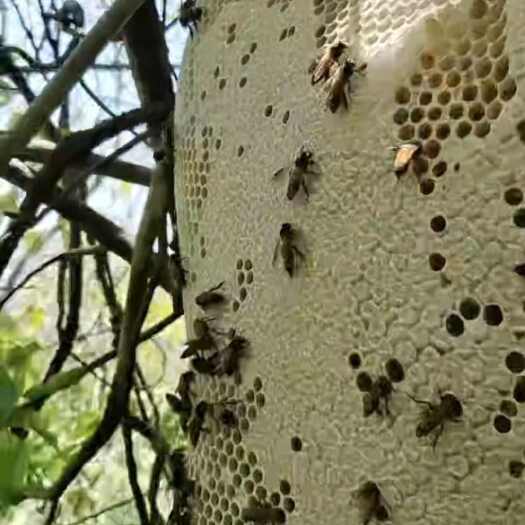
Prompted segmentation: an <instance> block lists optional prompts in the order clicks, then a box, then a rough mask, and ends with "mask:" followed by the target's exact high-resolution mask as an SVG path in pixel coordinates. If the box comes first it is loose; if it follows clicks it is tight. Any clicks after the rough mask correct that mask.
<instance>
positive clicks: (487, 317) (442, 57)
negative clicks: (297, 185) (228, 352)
mask: <svg viewBox="0 0 525 525" xmlns="http://www.w3.org/2000/svg"><path fill="white" fill-rule="evenodd" d="M202 4H203V6H204V7H205V8H206V20H205V23H203V27H202V31H201V32H200V34H199V35H198V37H197V38H196V39H195V40H194V41H193V42H191V43H190V44H189V46H188V49H187V50H186V54H185V58H184V66H183V74H182V84H181V85H182V88H181V92H180V93H179V94H178V98H177V108H176V137H177V138H178V142H177V144H178V145H179V146H178V148H177V151H176V166H177V174H176V193H177V196H178V197H177V211H178V217H179V220H180V226H181V247H182V248H181V249H182V252H183V253H182V255H183V256H184V257H186V258H187V259H188V261H187V267H188V269H189V271H190V272H191V280H190V281H191V282H190V284H189V286H188V288H187V289H186V291H185V297H184V299H185V305H186V307H187V308H186V316H187V318H188V323H189V324H190V325H191V322H192V321H193V319H194V317H195V316H196V315H202V312H199V313H198V314H197V312H196V311H195V310H196V309H195V307H194V304H193V302H194V299H195V296H196V294H198V293H200V292H202V291H203V289H206V288H208V287H209V286H210V285H212V284H215V283H219V282H222V281H225V287H224V290H225V293H226V295H227V298H228V306H227V307H225V308H223V309H220V310H219V309H218V310H217V311H213V312H210V315H213V316H215V317H216V319H215V320H214V322H215V323H216V326H217V328H218V330H221V331H223V332H227V331H228V330H230V329H235V330H237V331H238V333H239V334H241V335H242V336H244V337H246V338H247V339H248V340H249V342H250V356H249V358H247V359H246V360H245V362H243V366H242V370H241V375H242V382H241V384H240V385H236V384H234V382H233V381H229V380H227V381H222V380H221V381H218V380H217V378H208V377H199V378H198V380H197V385H196V388H195V394H196V398H197V400H198V399H204V400H208V401H218V400H221V399H224V398H235V399H241V400H242V403H240V404H238V405H236V406H235V409H234V410H235V414H236V416H237V419H238V423H237V425H235V426H234V427H233V428H223V427H221V426H219V425H217V424H215V423H214V422H213V421H209V426H210V432H209V433H203V434H202V436H201V439H200V441H199V443H198V445H197V447H196V449H195V450H192V451H191V452H190V454H189V456H190V458H189V460H190V461H189V462H190V464H191V474H192V475H193V476H194V478H195V479H196V482H197V490H196V494H195V496H196V497H195V499H196V502H195V522H196V523H207V524H211V523H214V524H215V523H226V524H228V523H229V524H238V523H242V520H241V513H242V509H243V508H245V507H246V506H248V505H252V504H256V503H262V502H265V503H267V504H270V505H272V506H274V507H279V508H280V509H281V510H283V511H284V512H285V513H286V520H287V522H289V523H292V524H293V523H302V524H305V525H310V524H312V525H313V524H314V523H331V524H334V525H337V524H343V523H348V522H352V523H354V522H355V523H359V522H360V519H361V518H360V510H359V504H358V502H357V500H356V498H355V497H354V495H355V493H356V491H358V488H359V487H360V486H361V485H362V484H363V483H364V482H366V481H374V483H376V484H377V485H378V487H380V489H381V493H382V494H383V495H384V499H385V502H386V503H387V504H388V512H389V519H390V521H391V522H392V523H394V524H395V523H407V524H410V525H427V524H429V523H431V524H435V525H449V524H450V525H460V524H463V523H473V524H474V523H484V524H487V525H495V524H497V525H514V524H516V525H517V524H518V523H519V522H520V520H521V516H522V515H523V514H524V513H525V498H524V497H523V490H522V489H523V471H524V470H525V456H524V447H523V440H524V438H525V413H524V412H523V408H522V405H523V404H524V403H525V352H523V349H522V342H523V341H522V340H523V338H524V336H525V303H524V301H523V292H524V287H525V281H524V278H525V257H524V254H523V233H524V232H523V229H524V228H525V205H524V204H523V203H524V199H523V188H522V185H521V180H520V173H521V164H522V159H523V154H524V152H525V149H524V148H525V146H524V144H525V119H524V118H523V114H524V112H525V106H524V104H523V101H522V100H521V97H520V96H519V93H518V90H519V88H520V87H521V84H522V82H523V80H522V79H523V78H525V76H524V75H523V74H522V71H523V70H525V60H524V59H523V58H522V53H521V48H522V39H523V36H522V34H523V32H522V28H521V25H520V24H521V21H522V20H523V19H525V4H523V3H520V2H510V1H503V0H392V1H389V2H385V1H383V0H344V1H341V0H305V2H298V1H293V0H290V1H287V0H263V1H259V0H242V1H241V0H237V1H234V2H226V1H217V2H213V1H209V2H204V1H203V2H202ZM337 39H343V40H345V41H346V42H348V43H349V44H350V50H349V55H350V57H351V58H353V59H354V60H355V61H356V62H361V61H363V62H366V63H368V66H369V67H368V69H367V71H366V73H365V74H364V75H363V76H362V77H361V78H360V79H359V81H358V82H356V84H355V85H353V84H352V92H353V94H354V95H355V96H353V97H352V98H351V100H350V104H349V108H348V110H347V111H344V110H343V109H344V108H341V110H340V111H337V112H336V113H335V114H332V113H331V112H329V111H327V110H326V107H324V106H325V104H324V101H323V107H321V104H318V98H319V95H320V94H323V93H324V91H323V89H324V88H322V87H321V86H314V87H312V86H311V83H310V78H309V75H308V73H307V71H308V66H309V64H310V63H311V60H312V59H313V58H314V57H316V56H319V54H320V52H321V51H322V50H323V49H324V48H325V47H326V46H328V45H330V44H332V43H333V42H335V41H336V40H337ZM269 57H270V58H269ZM275 57H277V58H278V59H277V60H275V59H274V58H275ZM185 77H186V78H185ZM322 96H324V94H323V95H322ZM412 140H417V141H419V142H420V143H421V146H422V147H421V151H420V152H418V154H417V155H416V156H414V158H413V159H412V160H411V161H410V162H409V166H408V171H407V173H406V174H404V175H400V176H399V177H396V176H395V175H394V173H393V171H394V165H393V163H394V158H393V154H392V153H391V152H390V151H389V148H390V147H392V146H395V145H399V144H400V143H403V142H405V141H412ZM305 143H306V144H308V145H309V147H311V150H312V152H313V154H314V155H315V159H316V161H318V164H319V169H320V174H319V176H318V177H316V178H315V181H313V182H312V191H311V195H310V199H309V200H308V202H306V201H304V200H303V201H301V200H300V199H294V200H293V201H288V200H287V199H285V198H283V185H279V184H276V183H275V182H274V181H273V179H272V175H273V174H274V173H275V170H276V169H277V168H278V167H280V166H283V165H285V163H286V162H288V161H289V159H291V158H292V157H293V155H294V153H295V152H296V151H297V150H298V148H299V147H300V146H301V145H303V144H305ZM202 176H204V179H202V178H201V177H202ZM204 190H206V191H204ZM203 192H204V194H205V197H204V198H203ZM181 196H184V198H182V197H181ZM199 202H200V203H201V204H199ZM285 222H290V223H291V224H293V225H294V226H295V225H296V226H297V228H298V229H299V230H300V231H301V234H302V235H303V236H304V241H305V242H304V246H305V250H304V252H305V258H304V261H303V262H304V267H303V268H301V271H300V272H297V275H294V276H293V278H290V276H289V275H288V274H287V273H286V272H285V271H284V270H283V268H282V265H281V264H275V265H274V264H272V256H273V254H274V250H275V246H276V242H277V240H278V238H277V232H278V231H279V230H280V227H281V225H282V224H283V223H285ZM255 268H256V270H257V279H255V276H254V272H255ZM197 275H198V277H199V278H198V281H197ZM221 344H222V340H221ZM380 378H381V381H380ZM385 379H386V381H387V382H389V383H387V384H391V387H392V388H391V390H389V389H388V388H387V389H386V390H380V387H381V388H383V387H384V385H385ZM444 393H453V394H454V396H455V398H456V399H457V400H458V401H459V402H460V403H461V407H462V416H461V417H458V418H454V417H449V418H448V419H446V421H444V423H443V429H442V432H441V428H440V425H436V427H434V428H433V429H431V430H430V431H429V432H426V427H420V425H421V424H422V423H424V422H425V418H427V417H428V410H429V407H430V406H432V407H434V406H438V404H439V403H441V402H442V400H443V399H444V398H443V397H442V396H443V394H444ZM425 409H426V412H425ZM418 428H419V430H418ZM421 428H423V431H422V430H421ZM436 434H437V437H438V438H439V440H438V441H437V444H436V446H435V448H433V446H432V444H433V442H434V438H435V437H436ZM371 522H373V521H371Z"/></svg>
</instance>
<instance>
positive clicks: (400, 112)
mask: <svg viewBox="0 0 525 525" xmlns="http://www.w3.org/2000/svg"><path fill="white" fill-rule="evenodd" d="M407 120H408V111H407V110H406V109H405V108H398V109H397V110H396V112H395V113H394V122H395V123H396V124H398V125H399V126H401V124H404V123H405V122H406V121H407Z"/></svg>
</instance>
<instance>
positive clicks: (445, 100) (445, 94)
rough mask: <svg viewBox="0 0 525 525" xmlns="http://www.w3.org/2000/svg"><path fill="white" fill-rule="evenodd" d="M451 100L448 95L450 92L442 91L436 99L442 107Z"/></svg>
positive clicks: (450, 96)
mask: <svg viewBox="0 0 525 525" xmlns="http://www.w3.org/2000/svg"><path fill="white" fill-rule="evenodd" d="M451 98H452V95H451V94H450V91H442V92H441V93H440V94H439V95H438V97H437V101H438V102H439V103H440V104H441V105H442V106H446V105H447V104H448V103H449V102H450V99H451Z"/></svg>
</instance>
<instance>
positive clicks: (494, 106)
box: [487, 100, 503, 120]
mask: <svg viewBox="0 0 525 525" xmlns="http://www.w3.org/2000/svg"><path fill="white" fill-rule="evenodd" d="M502 111H503V104H502V103H501V102H500V101H499V100H494V101H493V102H491V104H490V106H489V107H488V108H487V117H488V118H489V119H490V120H496V119H497V118H498V117H499V116H500V114H501V112H502Z"/></svg>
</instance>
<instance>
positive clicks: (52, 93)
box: [0, 0, 144, 177]
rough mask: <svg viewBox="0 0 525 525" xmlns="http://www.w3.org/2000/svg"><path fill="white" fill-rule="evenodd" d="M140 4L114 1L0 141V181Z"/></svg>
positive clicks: (132, 0)
mask: <svg viewBox="0 0 525 525" xmlns="http://www.w3.org/2000/svg"><path fill="white" fill-rule="evenodd" d="M143 3H144V0H115V2H113V4H112V5H111V7H110V8H109V9H108V10H107V11H106V12H105V13H104V15H102V17H101V18H100V19H99V20H98V21H97V23H96V24H95V25H94V26H93V28H92V29H91V30H90V31H89V33H88V34H87V35H86V38H84V39H83V40H82V42H81V43H80V45H79V46H78V47H77V48H76V49H75V51H73V53H72V54H71V56H70V57H69V58H68V59H67V60H66V62H65V63H64V65H63V66H62V68H61V69H60V70H59V71H58V72H57V74H56V75H55V76H54V77H53V78H52V79H51V81H50V82H49V83H48V84H47V85H46V87H45V88H44V89H43V91H42V93H40V95H39V96H38V97H37V98H36V99H35V100H34V101H33V103H32V104H31V105H30V106H29V108H28V109H27V111H26V112H25V113H24V114H23V115H22V117H21V118H20V119H18V120H17V121H16V122H15V123H14V124H13V126H12V127H11V130H10V133H9V134H8V135H7V136H6V137H5V138H4V139H3V140H1V141H0V177H1V176H3V175H4V174H5V172H6V171H7V168H8V165H9V160H10V159H11V158H12V157H13V154H14V152H15V151H20V150H21V149H23V148H24V147H25V146H27V144H28V143H29V141H30V140H31V138H32V137H33V136H34V135H35V134H36V133H37V132H38V130H39V129H40V128H41V127H42V126H43V124H44V123H45V122H46V120H48V119H49V117H50V116H51V114H52V113H53V111H54V110H55V109H56V108H57V107H59V106H60V104H61V103H62V101H63V100H64V98H65V97H66V95H67V94H68V93H69V92H70V91H71V89H72V88H73V86H74V85H75V84H76V83H77V81H78V80H79V79H80V78H81V77H82V75H83V74H84V73H85V71H86V70H87V69H88V68H89V66H90V65H91V64H93V62H94V61H95V58H96V57H97V55H98V54H99V53H100V52H101V51H102V49H104V47H105V46H106V44H107V43H108V42H109V40H110V39H111V37H112V36H113V35H114V34H116V33H117V32H118V31H119V29H120V28H121V27H122V26H123V25H124V24H125V23H126V22H127V21H128V20H129V19H130V18H131V17H132V16H133V14H134V13H135V11H136V10H137V9H138V8H139V7H140V6H141V5H142V4H143Z"/></svg>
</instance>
